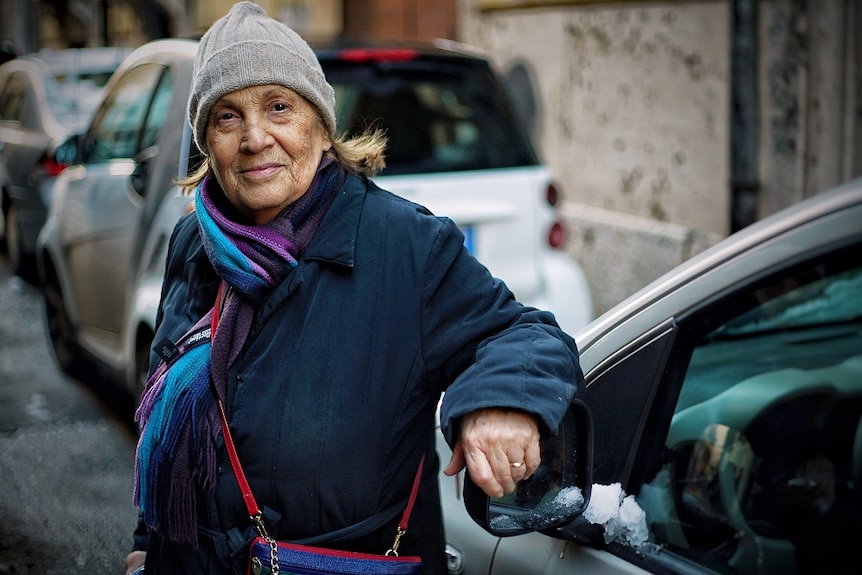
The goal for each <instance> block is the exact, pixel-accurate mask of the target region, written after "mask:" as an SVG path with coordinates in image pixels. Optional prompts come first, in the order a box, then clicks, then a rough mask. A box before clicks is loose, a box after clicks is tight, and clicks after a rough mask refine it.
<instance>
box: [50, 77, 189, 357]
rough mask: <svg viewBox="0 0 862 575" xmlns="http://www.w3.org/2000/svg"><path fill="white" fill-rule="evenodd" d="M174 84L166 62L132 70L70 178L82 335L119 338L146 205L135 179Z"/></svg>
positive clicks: (74, 279)
mask: <svg viewBox="0 0 862 575" xmlns="http://www.w3.org/2000/svg"><path fill="white" fill-rule="evenodd" d="M173 86H174V80H173V78H172V76H171V74H169V73H168V70H167V68H166V67H165V66H164V65H162V64H160V63H143V64H140V65H138V66H136V67H134V68H131V69H129V70H126V71H125V72H124V73H123V75H122V77H120V78H119V79H118V80H117V81H116V82H115V83H113V85H112V87H111V89H110V92H109V93H108V94H107V96H106V99H105V100H104V102H103V104H102V105H101V107H100V108H99V110H98V111H97V113H96V115H95V117H94V120H93V122H92V124H91V126H90V129H89V130H88V131H87V134H86V135H85V138H84V140H83V142H82V145H81V158H82V160H83V163H82V164H81V165H80V166H78V167H77V168H76V169H75V171H74V172H72V174H71V175H70V176H69V178H68V180H69V181H68V192H67V193H66V203H65V206H64V207H65V214H64V215H63V219H62V227H61V229H60V236H61V243H62V245H63V250H64V253H65V254H66V263H67V266H66V268H67V273H68V274H69V280H70V285H71V290H72V298H73V300H74V306H75V309H76V310H77V312H78V319H79V323H80V336H81V337H82V338H90V339H91V340H93V341H99V340H101V341H103V342H107V343H114V342H115V341H116V339H117V338H118V334H119V332H120V324H121V319H122V317H123V313H122V311H123V306H124V301H125V287H126V285H127V282H128V281H129V270H130V267H131V263H130V262H129V258H130V253H131V248H132V243H133V238H134V230H135V227H136V226H137V223H138V217H139V213H140V209H141V206H142V203H143V202H142V197H141V191H140V190H139V189H136V186H135V179H136V177H138V176H139V175H140V171H141V170H146V169H147V166H148V163H149V160H150V159H151V158H152V156H153V154H154V150H155V149H157V148H156V147H155V146H156V141H157V138H158V133H159V130H160V128H161V127H162V124H163V123H164V121H165V118H166V117H167V114H168V111H169V108H170V102H171V96H172V93H173Z"/></svg>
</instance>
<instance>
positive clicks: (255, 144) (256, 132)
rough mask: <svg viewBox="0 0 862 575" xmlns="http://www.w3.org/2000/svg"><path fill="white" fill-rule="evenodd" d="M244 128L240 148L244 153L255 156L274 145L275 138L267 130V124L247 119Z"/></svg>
mask: <svg viewBox="0 0 862 575" xmlns="http://www.w3.org/2000/svg"><path fill="white" fill-rule="evenodd" d="M244 124H245V125H244V126H243V137H242V143H241V144H240V148H241V149H242V151H244V152H248V153H250V154H255V153H257V152H260V151H261V150H263V149H265V148H267V147H268V146H270V145H272V142H273V137H272V135H271V134H270V133H269V130H268V129H267V124H266V122H264V121H261V120H259V119H255V118H252V119H246V121H245V123H244Z"/></svg>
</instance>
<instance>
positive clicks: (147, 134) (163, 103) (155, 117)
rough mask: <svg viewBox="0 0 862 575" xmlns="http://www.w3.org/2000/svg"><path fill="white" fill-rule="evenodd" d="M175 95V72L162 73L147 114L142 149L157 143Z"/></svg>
mask: <svg viewBox="0 0 862 575" xmlns="http://www.w3.org/2000/svg"><path fill="white" fill-rule="evenodd" d="M173 95H174V76H173V74H170V73H166V74H162V77H161V81H160V82H159V86H158V88H157V89H156V93H155V95H154V96H153V102H152V104H151V105H150V111H149V113H148V114H147V121H146V124H145V126H144V133H143V136H142V138H141V149H145V148H149V147H150V146H154V145H155V144H156V140H158V137H159V130H161V129H162V126H163V125H164V123H165V119H166V118H167V117H168V112H169V111H170V108H171V100H172V98H173Z"/></svg>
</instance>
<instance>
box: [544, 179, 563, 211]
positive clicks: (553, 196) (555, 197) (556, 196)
mask: <svg viewBox="0 0 862 575" xmlns="http://www.w3.org/2000/svg"><path fill="white" fill-rule="evenodd" d="M545 201H546V202H548V205H549V206H552V207H553V206H556V205H557V202H558V201H560V193H559V192H558V191H557V186H555V185H554V184H548V187H547V188H545Z"/></svg>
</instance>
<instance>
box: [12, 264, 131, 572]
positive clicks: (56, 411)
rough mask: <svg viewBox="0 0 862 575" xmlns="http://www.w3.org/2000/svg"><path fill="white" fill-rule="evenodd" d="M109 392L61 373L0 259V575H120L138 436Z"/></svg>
mask: <svg viewBox="0 0 862 575" xmlns="http://www.w3.org/2000/svg"><path fill="white" fill-rule="evenodd" d="M110 389H111V388H110V387H106V385H105V384H104V383H100V382H99V381H98V380H95V379H94V380H93V381H90V382H87V384H86V385H85V384H83V383H81V382H78V381H76V380H73V379H70V378H68V377H66V376H64V375H63V374H62V373H61V372H60V371H59V370H58V369H57V367H56V364H55V363H54V361H53V357H52V355H51V352H50V350H49V348H48V345H47V340H46V337H45V334H44V328H43V321H42V307H41V299H40V296H39V293H38V291H37V290H36V288H34V287H33V286H32V285H30V284H27V283H25V282H23V281H22V280H20V279H19V278H17V277H14V276H10V275H9V272H8V267H7V266H6V264H5V261H3V260H2V259H0V575H8V574H15V575H20V574H30V573H33V574H36V573H38V574H45V575H50V574H57V575H60V574H63V575H77V574H80V575H94V574H99V575H101V574H111V573H116V574H118V575H119V574H121V573H122V572H123V558H124V557H125V554H126V553H127V551H128V549H129V546H130V544H131V530H132V528H133V526H134V521H135V515H136V511H135V509H134V507H133V506H132V503H131V497H132V484H133V473H134V450H135V438H134V434H133V433H132V431H131V426H130V424H129V410H130V400H129V398H127V397H125V396H123V395H122V394H115V393H111V392H110V391H109V390H110Z"/></svg>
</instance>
